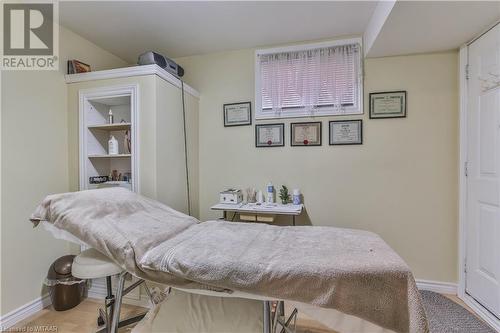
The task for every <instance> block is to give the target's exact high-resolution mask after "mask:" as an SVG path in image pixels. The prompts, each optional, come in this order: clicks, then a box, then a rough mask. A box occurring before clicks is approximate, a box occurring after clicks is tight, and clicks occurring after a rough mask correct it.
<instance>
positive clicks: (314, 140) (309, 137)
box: [290, 121, 321, 146]
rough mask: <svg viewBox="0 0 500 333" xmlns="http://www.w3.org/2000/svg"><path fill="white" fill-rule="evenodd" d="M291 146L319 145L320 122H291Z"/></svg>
mask: <svg viewBox="0 0 500 333" xmlns="http://www.w3.org/2000/svg"><path fill="white" fill-rule="evenodd" d="M290 138H291V139H290V145H291V146H321V122H320V121H318V122H308V123H291V124H290Z"/></svg>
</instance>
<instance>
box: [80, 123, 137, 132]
mask: <svg viewBox="0 0 500 333" xmlns="http://www.w3.org/2000/svg"><path fill="white" fill-rule="evenodd" d="M131 125H132V124H131V123H114V124H101V125H89V126H87V127H88V128H89V129H98V130H105V131H120V130H128V129H130V126H131Z"/></svg>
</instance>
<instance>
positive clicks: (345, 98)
mask: <svg viewBox="0 0 500 333" xmlns="http://www.w3.org/2000/svg"><path fill="white" fill-rule="evenodd" d="M255 65H256V66H255V102H256V110H255V118H256V119H267V118H286V117H310V116H326V115H343V114H362V113H363V108H362V102H361V96H362V77H361V40H360V39H352V40H345V41H337V42H335V43H321V44H314V45H301V46H292V47H286V48H279V49H271V50H259V51H257V52H256V56H255Z"/></svg>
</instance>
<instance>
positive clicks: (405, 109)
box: [368, 90, 408, 119]
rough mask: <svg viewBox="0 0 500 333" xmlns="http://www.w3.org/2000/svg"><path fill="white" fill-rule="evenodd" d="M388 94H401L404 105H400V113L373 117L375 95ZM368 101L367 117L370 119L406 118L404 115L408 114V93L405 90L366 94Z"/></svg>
mask: <svg viewBox="0 0 500 333" xmlns="http://www.w3.org/2000/svg"><path fill="white" fill-rule="evenodd" d="M388 94H402V95H403V96H404V103H402V105H401V108H402V110H401V112H400V113H396V114H394V113H392V114H391V113H385V114H380V115H375V114H374V98H375V97H376V96H377V95H388ZM368 99H369V105H370V107H369V112H368V113H369V116H370V119H391V118H406V115H407V114H408V106H407V105H408V93H407V92H406V90H396V91H379V92H372V93H369V94H368Z"/></svg>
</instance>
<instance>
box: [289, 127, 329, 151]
mask: <svg viewBox="0 0 500 333" xmlns="http://www.w3.org/2000/svg"><path fill="white" fill-rule="evenodd" d="M300 125H306V126H307V125H319V132H318V140H316V141H317V143H308V142H304V143H302V144H299V143H295V140H294V134H295V127H297V126H300ZM322 127H323V123H322V122H321V121H309V122H298V123H290V146H292V147H318V146H321V145H322V136H323V134H322V133H323V132H322ZM304 141H307V140H304Z"/></svg>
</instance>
